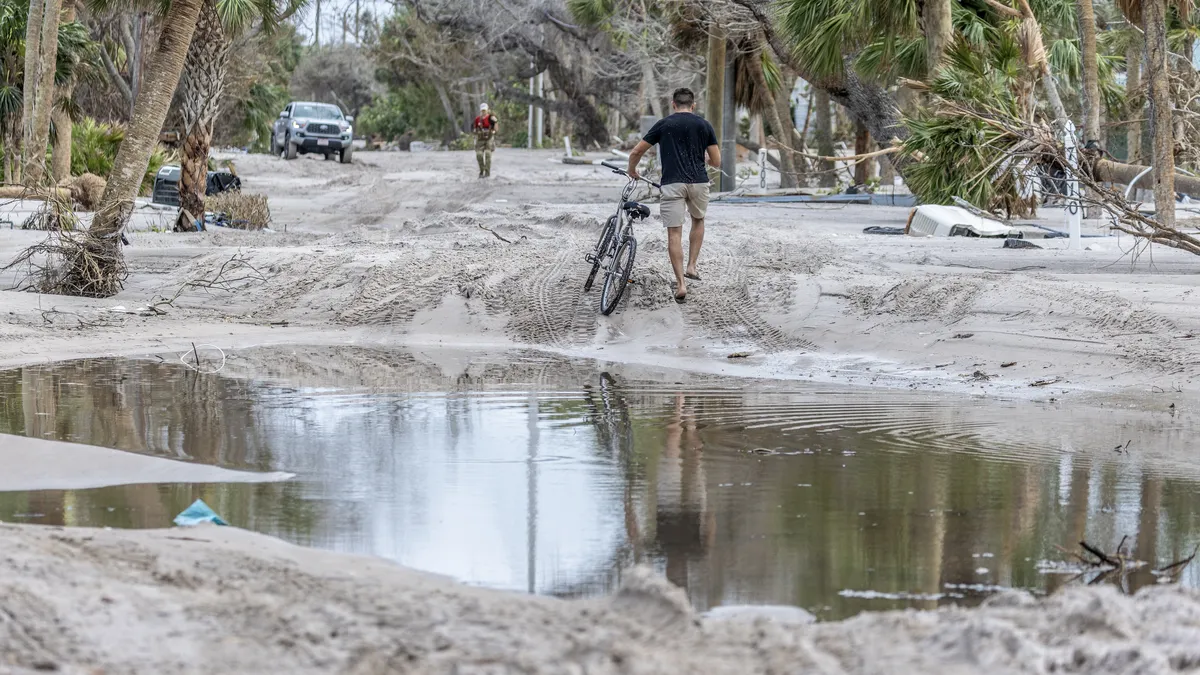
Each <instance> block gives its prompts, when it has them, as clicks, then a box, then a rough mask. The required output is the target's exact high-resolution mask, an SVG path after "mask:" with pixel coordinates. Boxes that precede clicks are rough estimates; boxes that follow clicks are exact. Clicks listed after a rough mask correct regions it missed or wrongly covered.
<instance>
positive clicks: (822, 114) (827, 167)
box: [814, 88, 837, 187]
mask: <svg viewBox="0 0 1200 675" xmlns="http://www.w3.org/2000/svg"><path fill="white" fill-rule="evenodd" d="M814 98H815V99H816V106H817V112H816V118H817V119H816V137H817V138H816V141H817V154H818V155H820V156H822V157H833V113H832V111H831V110H830V109H829V103H830V101H829V92H827V91H825V90H824V89H820V88H817V91H816V96H815V97H814ZM817 166H818V170H819V171H820V172H821V176H820V179H819V180H818V182H817V184H818V185H820V186H821V187H833V186H835V185H837V176H836V175H835V174H834V169H835V168H836V165H835V164H834V163H833V162H830V161H827V160H822V161H821V163H820V164H818V165H817Z"/></svg>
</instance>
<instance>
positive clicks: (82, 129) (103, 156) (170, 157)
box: [71, 117, 179, 195]
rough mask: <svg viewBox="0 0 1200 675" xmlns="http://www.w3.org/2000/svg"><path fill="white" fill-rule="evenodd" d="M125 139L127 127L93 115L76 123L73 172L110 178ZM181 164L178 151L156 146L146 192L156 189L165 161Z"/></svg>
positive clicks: (143, 186) (72, 156)
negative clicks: (99, 120) (93, 117)
mask: <svg viewBox="0 0 1200 675" xmlns="http://www.w3.org/2000/svg"><path fill="white" fill-rule="evenodd" d="M123 140H125V128H124V127H122V126H121V125H119V124H110V123H107V122H97V121H96V120H94V119H92V118H90V117H86V118H84V119H83V120H82V121H80V122H76V123H75V124H74V125H72V129H71V175H73V176H82V175H83V174H85V173H92V174H96V175H97V176H100V177H102V178H104V179H106V180H107V179H108V177H109V175H110V174H111V173H112V170H113V164H115V163H116V161H117V151H118V150H120V148H121V141H123ZM178 163H179V155H178V154H177V153H176V152H174V151H172V150H168V149H167V148H165V147H163V146H161V145H159V146H156V147H155V148H154V152H153V153H152V154H151V155H150V165H149V167H147V169H146V177H145V178H144V179H143V180H142V194H143V195H148V194H150V191H151V190H153V189H154V176H155V175H157V174H158V170H159V169H161V168H162V167H163V165H164V164H178Z"/></svg>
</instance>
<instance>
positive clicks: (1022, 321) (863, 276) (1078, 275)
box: [0, 150, 1200, 398]
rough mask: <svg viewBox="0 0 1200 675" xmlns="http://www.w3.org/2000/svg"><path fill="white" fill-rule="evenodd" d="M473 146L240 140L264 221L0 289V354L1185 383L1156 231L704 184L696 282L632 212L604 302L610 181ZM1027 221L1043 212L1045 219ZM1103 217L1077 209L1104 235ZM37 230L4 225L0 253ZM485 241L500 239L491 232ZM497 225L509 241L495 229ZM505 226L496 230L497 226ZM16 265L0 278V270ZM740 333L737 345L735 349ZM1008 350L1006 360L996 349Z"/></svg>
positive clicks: (1188, 287)
mask: <svg viewBox="0 0 1200 675" xmlns="http://www.w3.org/2000/svg"><path fill="white" fill-rule="evenodd" d="M471 160H472V157H471V156H470V155H469V153H419V154H416V155H412V154H408V153H361V160H356V162H355V164H353V165H350V166H343V165H336V166H335V165H330V164H328V163H325V162H322V161H318V160H315V159H312V158H301V159H299V160H296V161H293V162H284V161H282V160H278V159H276V158H270V157H265V156H239V157H237V158H235V162H236V163H237V166H238V171H239V174H240V175H241V176H242V178H243V181H244V184H245V186H246V190H248V191H251V192H263V193H266V194H267V195H268V196H269V197H270V199H271V207H272V212H273V214H274V216H275V219H276V227H277V228H278V229H279V230H280V231H279V232H277V233H274V234H268V233H245V232H236V231H215V232H210V233H202V234H183V235H181V234H172V233H156V232H145V231H142V232H135V233H133V234H132V235H131V240H132V244H133V245H132V246H130V247H128V248H127V249H126V253H127V256H128V259H129V265H130V271H131V276H130V280H129V283H128V286H127V290H126V291H125V292H123V293H122V294H120V295H119V296H117V297H116V298H112V299H108V300H86V299H78V298H61V297H50V296H37V295H32V294H26V293H12V292H0V298H3V300H2V304H3V306H4V308H5V310H6V312H4V313H2V314H0V365H21V364H27V363H38V362H44V361H48V360H57V359H61V358H68V357H76V356H91V355H113V354H129V353H133V354H138V353H146V352H148V351H150V352H157V351H163V350H177V351H183V350H185V349H188V348H189V347H190V344H191V343H192V342H193V341H194V342H198V343H200V342H204V343H211V344H214V345H216V346H218V347H221V348H223V349H228V348H238V347H247V346H254V345H260V344H288V343H290V344H297V343H303V344H332V345H337V344H372V345H381V346H386V345H389V344H458V345H467V346H471V345H492V346H509V345H529V346H534V347H537V348H539V349H547V350H554V351H556V352H559V353H564V354H569V355H576V356H586V357H593V358H601V359H605V360H610V361H624V362H631V363H645V364H651V365H670V366H673V367H677V368H681V369H685V370H696V371H704V372H716V373H724V374H729V375H741V376H750V377H771V378H784V379H800V380H812V381H818V382H835V383H842V384H864V385H874V386H887V387H911V388H919V389H933V390H939V391H956V392H968V393H982V394H985V395H999V396H1006V397H1021V398H1050V397H1062V396H1071V395H1078V394H1081V393H1082V394H1086V393H1089V392H1116V393H1121V394H1123V395H1124V394H1154V393H1163V392H1172V393H1173V392H1175V391H1177V390H1178V391H1180V392H1187V393H1189V394H1191V393H1194V392H1195V391H1196V389H1197V386H1196V377H1195V376H1196V374H1197V369H1198V368H1200V366H1198V365H1197V364H1200V340H1197V339H1195V336H1196V335H1200V309H1197V305H1196V304H1195V303H1193V302H1191V301H1190V300H1191V298H1192V294H1193V293H1194V291H1195V290H1196V287H1197V282H1198V279H1200V277H1197V276H1196V275H1195V274H1194V269H1195V267H1196V263H1197V261H1196V260H1195V258H1194V256H1191V255H1189V254H1185V253H1180V252H1177V251H1174V250H1172V249H1167V248H1165V247H1156V248H1154V249H1153V251H1152V252H1150V253H1143V254H1142V255H1140V256H1137V257H1135V256H1132V255H1129V254H1127V253H1126V251H1127V250H1129V249H1130V247H1131V245H1132V242H1131V241H1129V240H1128V239H1117V238H1115V237H1102V238H1094V239H1087V240H1085V243H1086V244H1087V245H1088V246H1089V247H1091V248H1093V249H1095V250H1090V251H1069V250H1067V249H1066V246H1067V243H1066V242H1065V241H1064V240H1043V241H1040V242H1039V243H1040V244H1042V245H1044V246H1045V247H1046V248H1045V249H1044V250H1005V249H1002V248H1001V247H1000V242H998V241H995V240H982V239H967V238H961V237H956V238H948V239H917V238H910V237H903V236H900V237H897V236H878V235H868V234H863V232H862V230H863V228H864V227H867V226H872V225H882V226H903V224H904V222H905V219H906V216H907V210H906V209H903V208H893V207H865V206H819V205H804V204H761V205H745V204H737V205H735V204H722V203H720V202H714V204H713V206H712V209H711V211H710V216H709V226H708V236H707V240H706V242H705V248H704V253H703V255H702V258H701V264H700V267H701V269H702V276H703V277H704V280H703V281H700V282H696V283H694V284H693V289H692V296H691V298H690V300H689V302H688V303H687V304H685V305H682V306H679V305H676V304H675V303H674V302H673V300H672V291H671V284H672V282H671V272H670V268H669V264H668V262H667V257H666V250H665V246H666V244H665V235H664V232H663V229H662V228H661V226H660V225H659V224H658V222H657V220H655V219H652V220H651V221H650V222H647V223H644V224H639V225H638V226H637V228H636V230H637V234H638V237H639V243H640V246H639V251H638V263H637V268H636V274H635V277H636V282H637V283H636V284H635V285H634V286H633V287H631V289H630V292H629V294H628V298H627V300H625V301H624V302H623V305H622V307H621V308H620V309H619V310H618V311H617V313H616V314H614V315H613V316H612V317H607V318H606V317H601V316H599V313H598V311H597V309H596V304H597V295H598V294H597V293H591V294H584V293H583V292H582V288H581V286H582V282H583V278H584V277H585V276H586V273H587V266H586V265H585V263H584V262H583V255H584V254H585V253H586V252H587V250H588V249H589V248H590V247H591V246H592V245H593V244H594V239H595V237H596V233H597V232H598V230H599V227H600V224H601V223H602V222H603V219H604V218H606V217H607V216H608V215H609V212H610V209H611V206H610V200H612V199H613V198H615V195H616V194H617V191H618V189H619V185H620V182H619V179H618V178H617V177H615V176H613V175H612V174H611V173H608V172H606V171H604V170H602V169H599V168H596V167H588V166H566V165H562V164H558V163H555V162H554V161H552V160H553V153H551V152H549V151H546V152H542V151H536V152H527V151H520V150H505V151H502V152H501V153H499V154H498V155H497V162H498V164H497V173H496V175H497V177H496V178H495V179H493V180H491V181H483V182H481V181H478V180H477V179H475V178H473V177H472V176H471V171H472V170H471V168H470V164H471ZM1043 216H1044V217H1045V218H1044V220H1043V221H1042V222H1044V223H1046V224H1049V225H1061V223H1060V222H1059V221H1058V214H1056V213H1055V212H1053V211H1046V212H1045V213H1043ZM1099 225H1100V224H1099V223H1098V222H1089V223H1087V231H1088V232H1089V233H1099V232H1101V230H1100V229H1099ZM40 238H41V235H40V234H38V233H36V232H24V231H21V230H0V259H7V258H10V257H11V256H12V255H15V253H16V252H17V251H19V250H20V249H21V248H22V247H24V246H27V245H29V244H32V243H34V242H36V241H39V240H40ZM502 239H503V240H502ZM505 240H507V241H505ZM507 242H512V243H507ZM234 255H242V256H244V257H245V259H246V261H247V262H248V264H250V265H253V267H254V268H255V269H256V270H257V271H258V272H260V273H261V274H262V277H263V279H262V280H256V281H248V282H245V283H239V284H236V286H237V290H236V292H233V293H222V292H211V293H210V292H204V291H201V290H190V291H187V292H185V293H183V294H182V295H181V296H180V297H179V299H178V300H177V301H176V302H175V303H174V306H173V307H169V308H167V312H168V313H167V315H166V316H156V317H138V316H131V315H128V314H121V313H114V312H109V311H104V310H105V309H106V308H111V307H114V306H118V305H119V306H123V307H125V308H135V307H138V306H143V305H145V304H147V303H148V302H151V301H153V300H155V299H156V298H162V297H172V296H174V295H175V294H176V292H177V291H178V290H179V289H180V287H181V286H183V285H184V284H185V283H186V282H187V281H189V280H196V279H211V278H213V275H214V274H216V272H217V270H218V269H219V268H220V267H221V266H222V265H223V264H224V263H226V262H227V261H228V260H229V259H230V258H231V257H233V256H234ZM15 277H16V271H9V272H6V273H4V274H2V275H0V287H8V286H10V285H11V284H12V283H13V281H14V279H15ZM735 351H745V352H750V353H752V354H753V356H752V357H751V358H750V359H746V360H743V361H738V362H731V361H729V360H728V359H726V358H725V357H726V356H727V355H728V354H729V353H731V352H735ZM1005 364H1012V365H1008V366H1007V367H1003V366H1005Z"/></svg>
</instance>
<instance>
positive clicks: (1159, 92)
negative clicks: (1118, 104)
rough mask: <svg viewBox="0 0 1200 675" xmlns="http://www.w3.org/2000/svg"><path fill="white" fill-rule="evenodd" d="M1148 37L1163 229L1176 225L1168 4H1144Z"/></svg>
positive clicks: (1151, 0)
mask: <svg viewBox="0 0 1200 675" xmlns="http://www.w3.org/2000/svg"><path fill="white" fill-rule="evenodd" d="M1142 30H1143V31H1144V33H1145V36H1146V77H1147V79H1148V80H1149V85H1150V86H1149V90H1150V129H1151V131H1152V132H1153V133H1154V207H1155V210H1156V219H1157V220H1158V222H1159V224H1160V225H1162V226H1164V227H1174V226H1175V125H1174V124H1173V123H1172V118H1173V111H1172V109H1171V90H1170V81H1169V73H1168V71H1167V50H1168V47H1167V2H1166V0H1144V1H1143V2H1142Z"/></svg>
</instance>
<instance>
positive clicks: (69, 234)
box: [0, 230, 129, 298]
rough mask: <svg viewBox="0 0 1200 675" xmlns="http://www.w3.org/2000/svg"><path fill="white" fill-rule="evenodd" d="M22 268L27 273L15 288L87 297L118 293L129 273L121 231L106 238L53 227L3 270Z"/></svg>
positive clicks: (101, 296) (108, 295) (1, 269)
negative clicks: (122, 252)
mask: <svg viewBox="0 0 1200 675" xmlns="http://www.w3.org/2000/svg"><path fill="white" fill-rule="evenodd" d="M20 268H24V269H25V275H24V277H23V278H22V279H21V280H20V281H18V282H17V284H16V286H15V287H14V289H13V290H21V291H31V292H35V293H51V294H55V295H75V296H80V297H85V298H107V297H111V296H113V295H116V294H117V293H118V292H119V291H120V290H121V287H122V286H123V285H124V283H125V279H127V278H128V277H129V269H128V268H127V267H126V265H125V256H123V255H122V254H121V236H120V234H119V233H117V234H116V235H114V236H113V237H112V238H107V239H106V238H101V237H97V236H95V235H93V234H91V233H90V232H81V231H70V230H55V231H52V232H51V233H50V236H49V237H47V238H46V240H45V241H43V242H42V243H40V244H37V245H35V246H31V247H29V248H27V249H25V250H24V251H22V252H21V254H20V255H19V256H17V257H16V258H15V259H14V260H12V262H10V263H8V264H7V265H5V266H4V267H3V268H0V271H7V270H10V269H20Z"/></svg>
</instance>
